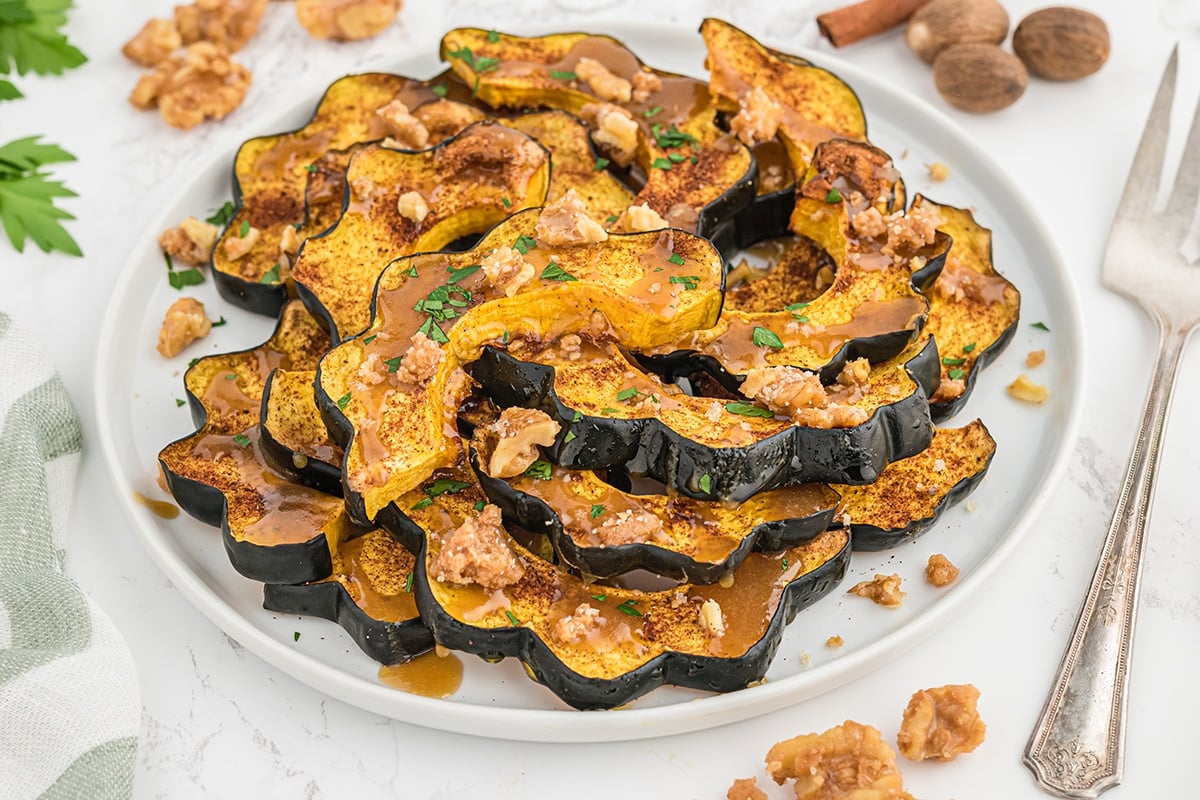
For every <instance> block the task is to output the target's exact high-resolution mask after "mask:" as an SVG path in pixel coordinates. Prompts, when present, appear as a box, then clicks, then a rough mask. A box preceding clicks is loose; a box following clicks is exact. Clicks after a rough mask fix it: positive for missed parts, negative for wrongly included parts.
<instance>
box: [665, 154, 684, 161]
mask: <svg viewBox="0 0 1200 800" xmlns="http://www.w3.org/2000/svg"><path fill="white" fill-rule="evenodd" d="M667 160H669V161H670V162H671V163H672V164H682V163H683V162H684V161H687V156H685V155H684V154H683V153H667Z"/></svg>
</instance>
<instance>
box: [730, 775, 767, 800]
mask: <svg viewBox="0 0 1200 800" xmlns="http://www.w3.org/2000/svg"><path fill="white" fill-rule="evenodd" d="M725 800H767V793H766V792H764V791H763V790H762V789H760V788H758V781H757V780H756V779H754V778H738V779H737V780H735V781H734V782H733V785H732V786H730V787H729V791H727V792H726V793H725Z"/></svg>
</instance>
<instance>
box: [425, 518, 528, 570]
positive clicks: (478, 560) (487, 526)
mask: <svg viewBox="0 0 1200 800" xmlns="http://www.w3.org/2000/svg"><path fill="white" fill-rule="evenodd" d="M501 520H502V516H501V513H500V507H499V506H494V505H492V504H490V503H489V504H488V505H486V506H484V507H483V512H482V513H481V514H480V515H479V516H478V517H474V518H472V519H468V520H467V521H466V522H464V523H463V524H462V525H460V526H459V527H458V528H456V529H455V530H454V531H453V532H452V533H450V534H449V535H447V536H446V537H445V539H443V540H442V547H441V550H439V551H438V554H437V556H436V557H435V558H434V559H433V562H432V563H431V564H430V565H429V572H430V574H431V575H432V576H433V578H434V579H435V580H437V581H440V582H442V583H454V584H459V585H466V584H470V583H477V584H479V585H480V586H482V587H484V588H485V589H503V588H504V587H505V586H511V585H513V584H514V583H516V582H517V581H519V580H521V576H523V575H524V574H525V565H524V564H522V563H521V560H520V559H519V558H518V557H517V554H516V553H514V552H513V549H512V546H511V545H510V544H509V542H508V534H507V533H505V531H504V527H503V526H502V525H501V524H500V523H501Z"/></svg>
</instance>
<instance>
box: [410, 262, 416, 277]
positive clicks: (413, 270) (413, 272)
mask: <svg viewBox="0 0 1200 800" xmlns="http://www.w3.org/2000/svg"><path fill="white" fill-rule="evenodd" d="M408 277H410V278H415V277H417V265H416V264H413V265H412V266H411V267H409V268H408Z"/></svg>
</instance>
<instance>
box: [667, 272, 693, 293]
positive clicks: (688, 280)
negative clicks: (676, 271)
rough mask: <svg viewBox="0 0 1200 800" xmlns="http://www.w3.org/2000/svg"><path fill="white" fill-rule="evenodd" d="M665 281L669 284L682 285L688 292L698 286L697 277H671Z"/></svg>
mask: <svg viewBox="0 0 1200 800" xmlns="http://www.w3.org/2000/svg"><path fill="white" fill-rule="evenodd" d="M667 280H668V281H670V282H671V283H678V284H682V285H683V288H684V289H685V290H686V291H689V292H690V291H691V290H692V289H695V288H696V287H697V286H698V285H699V284H700V276H699V275H672V276H671V277H669V278H667Z"/></svg>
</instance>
